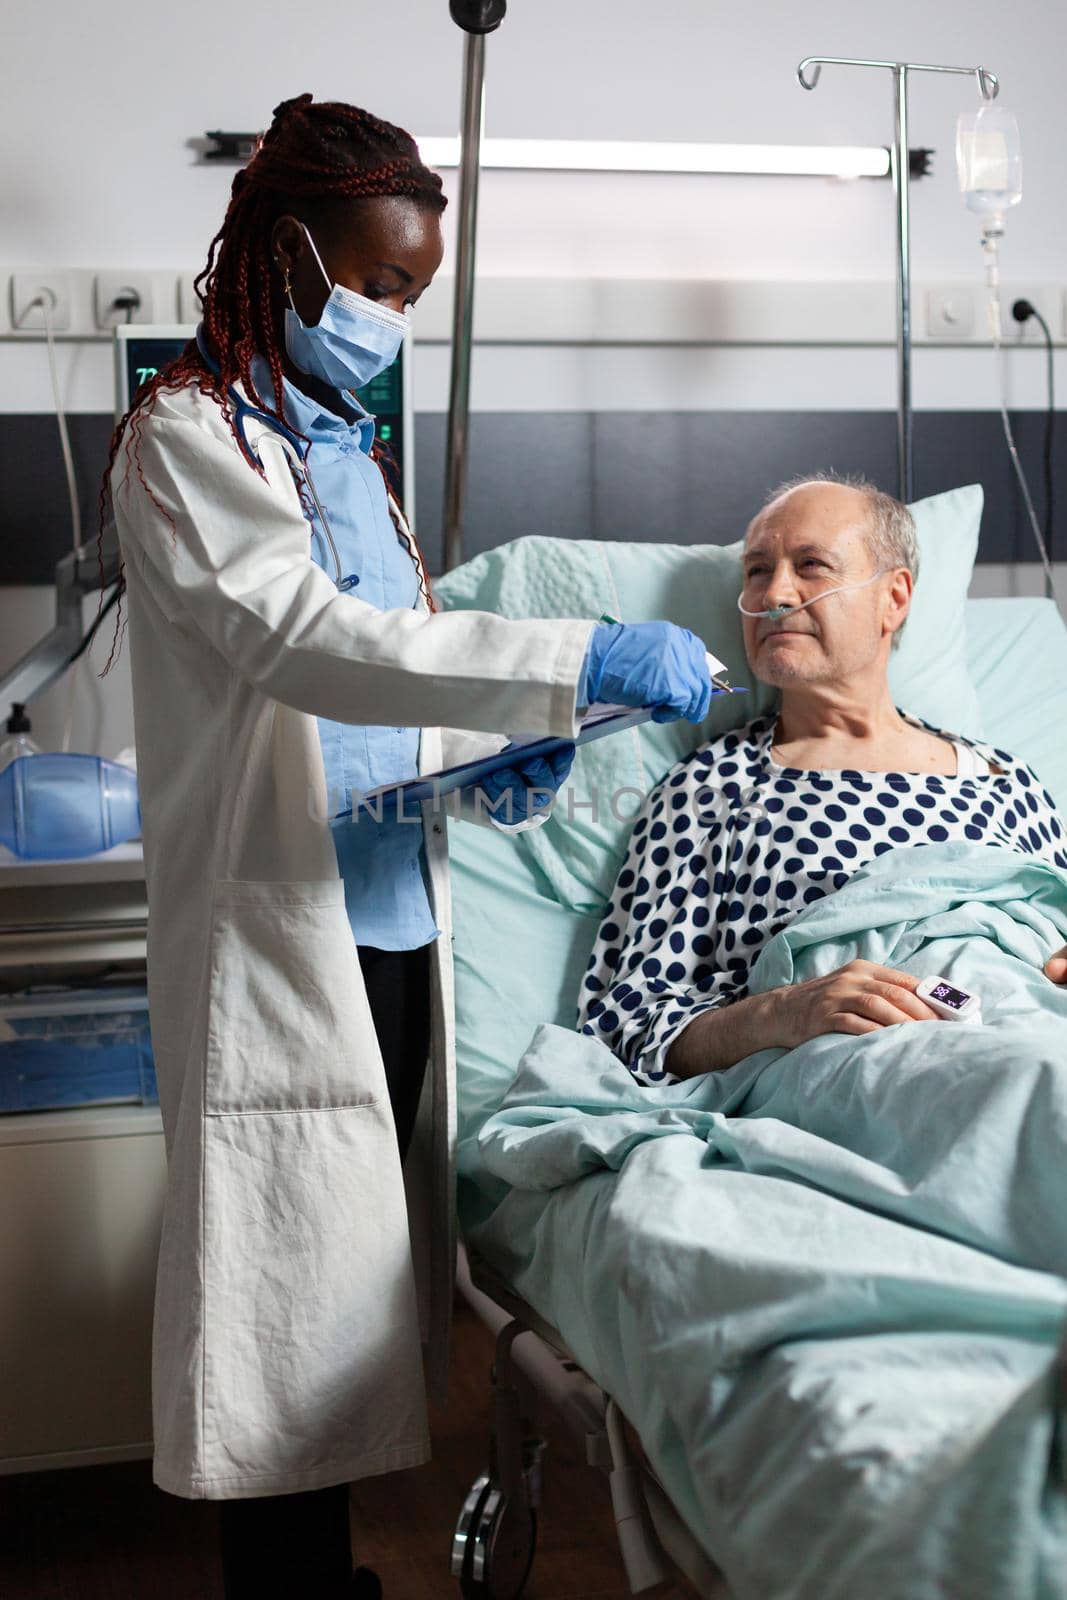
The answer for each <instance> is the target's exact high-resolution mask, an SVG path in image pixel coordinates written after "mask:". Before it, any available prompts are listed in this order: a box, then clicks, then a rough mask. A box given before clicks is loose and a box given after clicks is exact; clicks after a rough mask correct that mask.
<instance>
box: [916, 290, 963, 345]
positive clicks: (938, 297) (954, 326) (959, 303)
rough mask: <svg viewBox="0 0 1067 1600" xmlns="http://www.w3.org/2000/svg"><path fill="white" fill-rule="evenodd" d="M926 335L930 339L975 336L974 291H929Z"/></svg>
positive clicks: (927, 295)
mask: <svg viewBox="0 0 1067 1600" xmlns="http://www.w3.org/2000/svg"><path fill="white" fill-rule="evenodd" d="M926 334H927V337H928V338H930V339H970V338H971V337H972V336H973V334H974V290H973V289H962V288H960V289H953V288H947V289H928V290H927V291H926Z"/></svg>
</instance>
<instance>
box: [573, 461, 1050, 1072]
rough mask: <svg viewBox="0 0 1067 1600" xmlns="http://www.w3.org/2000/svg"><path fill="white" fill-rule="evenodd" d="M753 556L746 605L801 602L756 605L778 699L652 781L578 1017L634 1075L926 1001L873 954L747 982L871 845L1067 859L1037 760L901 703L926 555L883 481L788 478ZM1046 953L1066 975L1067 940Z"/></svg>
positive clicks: (748, 542)
mask: <svg viewBox="0 0 1067 1600" xmlns="http://www.w3.org/2000/svg"><path fill="white" fill-rule="evenodd" d="M743 560H744V587H743V589H742V593H741V604H742V607H743V608H744V611H745V612H746V613H765V612H772V613H774V612H776V611H778V610H779V608H789V609H785V610H784V611H782V612H781V614H780V615H769V616H768V615H747V614H746V615H745V616H744V637H745V650H746V653H747V655H748V659H749V663H750V665H751V667H752V670H753V672H754V673H755V675H756V676H757V677H758V678H759V679H761V680H762V681H763V682H764V683H769V684H773V685H775V686H776V687H777V688H778V689H780V691H781V708H780V710H779V711H778V713H777V715H775V714H773V713H772V714H770V715H768V716H765V717H760V718H757V719H756V721H754V722H750V723H749V724H748V725H747V727H744V728H742V729H741V730H740V731H739V732H735V733H729V734H727V735H726V736H725V737H723V738H720V739H716V740H714V741H713V742H711V743H709V744H705V745H703V746H701V747H700V748H699V749H697V750H695V751H694V752H693V754H692V755H691V756H689V757H688V758H687V759H686V760H685V761H683V762H681V763H680V764H679V765H678V766H677V767H675V768H674V770H673V771H672V772H671V773H669V774H668V776H667V777H666V778H665V779H664V781H663V783H662V784H660V786H659V788H658V789H656V790H655V792H654V793H653V794H652V795H651V796H650V798H649V800H648V802H647V803H646V805H645V807H644V808H643V810H642V812H641V814H640V816H639V817H638V818H637V821H636V822H635V824H634V829H633V833H632V836H631V839H630V847H629V852H628V855H627V859H626V863H625V866H624V868H623V870H622V872H621V873H620V874H619V878H618V882H617V883H616V885H615V890H614V894H613V896H612V900H611V905H610V906H609V908H608V912H607V915H606V917H605V919H604V922H603V924H602V926H601V929H600V933H599V936H598V938H597V942H596V945H595V947H594V950H593V955H592V957H591V959H590V962H589V968H588V971H587V973H586V977H585V981H584V986H583V992H582V998H581V1003H580V1012H579V1027H580V1028H581V1029H582V1031H583V1032H584V1033H587V1034H590V1035H592V1036H593V1037H595V1038H599V1039H601V1040H602V1041H603V1042H604V1043H605V1044H607V1045H608V1046H609V1047H610V1048H611V1049H612V1050H613V1051H614V1052H615V1054H616V1055H618V1056H619V1057H620V1058H621V1059H622V1060H623V1061H625V1062H626V1063H627V1065H628V1066H629V1068H630V1070H631V1072H632V1073H633V1074H634V1077H635V1078H636V1079H637V1080H638V1081H639V1082H642V1083H659V1082H662V1081H664V1080H665V1079H667V1078H671V1077H676V1078H678V1077H692V1076H694V1075H695V1074H697V1073H702V1072H713V1071H716V1070H719V1069H721V1068H724V1067H729V1066H732V1065H733V1064H734V1063H735V1062H737V1061H740V1060H742V1059H743V1058H744V1057H745V1056H747V1055H750V1054H751V1053H752V1052H753V1051H756V1050H762V1049H765V1048H767V1047H769V1046H775V1045H777V1046H785V1047H791V1046H795V1045H799V1044H803V1043H804V1042H805V1041H806V1040H808V1039H811V1038H814V1037H815V1036H816V1035H818V1034H824V1033H833V1032H839V1033H853V1034H859V1033H868V1032H871V1031H873V1030H875V1029H878V1028H882V1027H886V1026H888V1025H889V1024H891V1023H900V1022H908V1021H916V1022H924V1021H930V1020H933V1017H934V1013H933V1012H932V1011H931V1010H930V1008H929V1007H928V1006H926V1005H925V1004H924V1002H923V1001H922V1000H920V999H919V998H918V996H917V995H916V994H915V992H914V991H915V987H916V982H917V980H916V979H915V978H913V977H911V976H909V975H908V974H907V973H904V972H896V971H893V970H891V969H889V968H887V967H880V966H876V965H874V964H872V963H870V962H864V961H852V962H850V963H849V964H848V965H847V966H844V967H842V968H840V969H839V970H838V971H837V972H834V973H831V974H829V975H828V976H826V977H820V978H816V979H813V980H811V981H810V982H807V983H798V984H795V985H792V986H790V987H787V988H782V989H776V990H771V991H770V992H769V993H766V994H760V995H752V996H749V995H748V994H747V990H746V985H747V981H748V974H749V970H750V968H751V966H752V963H753V962H754V961H755V959H756V957H757V956H758V955H759V953H760V951H761V949H762V948H763V946H764V945H765V944H766V943H767V941H768V940H769V939H770V938H771V937H772V935H773V934H775V933H777V932H778V931H779V929H781V928H783V927H784V926H785V925H786V924H787V923H788V922H790V921H791V920H792V919H793V918H794V917H796V916H797V915H798V914H799V913H800V912H802V911H803V910H804V908H805V907H806V906H808V905H811V904H812V903H813V902H814V901H816V900H819V899H821V898H822V897H823V896H824V895H828V894H832V893H833V891H834V890H835V889H839V888H841V886H842V885H843V884H844V883H846V882H847V881H848V879H849V877H850V876H851V875H852V874H853V873H855V872H857V871H858V870H859V869H860V868H861V867H863V866H864V865H866V864H867V863H868V862H869V861H871V860H872V858H873V857H875V856H877V855H881V854H883V853H884V852H885V851H887V850H893V849H896V848H898V847H905V848H906V847H910V846H916V845H924V844H928V843H934V842H944V841H947V840H973V841H975V842H978V843H983V844H990V845H995V846H1000V847H1002V848H1007V849H1011V850H1018V851H1021V852H1023V853H1024V854H1027V855H1036V856H1041V857H1044V858H1045V859H1046V860H1048V861H1051V862H1054V863H1055V864H1056V865H1057V866H1059V867H1064V868H1067V831H1065V829H1064V825H1063V823H1062V822H1061V821H1060V818H1059V817H1058V816H1057V814H1056V809H1055V806H1054V804H1053V801H1052V799H1051V798H1050V796H1049V795H1048V794H1047V793H1046V792H1045V790H1044V789H1043V788H1042V786H1041V784H1040V782H1039V781H1038V779H1037V778H1036V776H1035V775H1034V773H1033V772H1032V771H1031V770H1030V768H1029V767H1027V766H1026V765H1025V764H1024V763H1022V762H1020V761H1018V760H1017V759H1016V758H1015V757H1014V756H1011V755H1009V754H1008V753H1006V752H1005V751H1003V750H996V749H993V748H991V747H990V746H988V745H984V744H979V743H976V742H975V741H973V740H969V739H964V738H961V737H959V736H957V735H955V734H952V733H947V732H944V731H942V730H941V729H938V728H932V727H930V726H929V725H928V724H926V723H924V722H922V721H920V720H919V719H918V718H917V717H913V716H909V715H908V713H907V712H906V711H901V710H899V709H898V708H897V707H896V706H895V705H894V704H893V701H892V698H891V696H890V692H889V687H888V682H887V677H886V668H887V664H888V661H889V653H890V650H891V648H892V647H893V645H894V644H895V643H896V641H897V636H898V634H899V631H900V629H901V627H902V626H903V625H904V620H905V618H906V616H907V613H908V607H909V604H910V600H911V594H912V588H913V585H914V583H915V580H916V577H917V575H918V552H917V548H916V540H915V527H914V524H913V522H912V519H911V515H910V513H909V512H908V510H907V508H906V507H905V506H903V505H901V504H900V503H899V502H898V501H896V500H893V499H891V498H890V497H889V496H888V495H885V494H882V493H880V492H879V491H878V490H877V489H875V488H873V487H872V486H871V485H869V484H858V485H857V484H851V483H842V482H837V481H827V480H823V479H813V480H808V481H804V482H801V483H798V484H793V485H788V486H786V488H785V489H783V490H779V491H778V492H777V493H776V494H775V495H774V496H772V498H771V499H770V500H769V501H768V503H767V504H766V505H765V506H764V508H763V510H762V511H761V512H760V513H759V515H758V516H757V517H756V518H755V520H754V521H753V523H752V524H751V526H750V527H749V529H748V532H747V534H746V537H745V546H744V557H743ZM868 580H869V581H868ZM839 586H840V588H841V592H840V593H836V594H829V593H827V591H829V590H832V589H837V588H838V587H839ZM823 594H825V595H826V598H825V599H821V600H820V599H816V603H815V604H814V605H809V606H807V607H805V608H803V609H801V607H802V606H803V602H805V601H810V600H812V599H814V598H815V597H817V596H820V595H823ZM1045 971H1046V973H1047V974H1048V976H1049V977H1050V978H1051V979H1052V980H1053V981H1054V982H1057V983H1062V982H1064V981H1067V949H1065V950H1064V951H1061V952H1060V954H1059V955H1057V956H1054V957H1053V958H1052V959H1051V960H1050V962H1049V963H1048V965H1047V967H1046V968H1045Z"/></svg>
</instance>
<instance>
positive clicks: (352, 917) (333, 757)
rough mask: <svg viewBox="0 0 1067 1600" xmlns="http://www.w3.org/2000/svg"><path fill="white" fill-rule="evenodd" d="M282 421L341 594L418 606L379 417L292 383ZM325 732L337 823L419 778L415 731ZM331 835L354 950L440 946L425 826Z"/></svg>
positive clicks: (264, 389) (380, 604)
mask: <svg viewBox="0 0 1067 1600" xmlns="http://www.w3.org/2000/svg"><path fill="white" fill-rule="evenodd" d="M253 377H254V379H255V382H256V387H257V389H258V390H259V392H260V394H261V395H263V396H264V397H266V396H268V395H272V394H273V392H274V389H273V384H272V383H271V378H270V370H269V368H268V366H267V363H266V362H265V361H263V359H262V358H261V357H257V358H256V362H255V365H254V367H253ZM348 398H351V397H348ZM285 417H286V421H287V422H288V423H289V424H290V426H291V427H293V428H295V429H297V430H298V432H300V433H302V434H303V435H304V437H305V438H307V439H310V441H311V449H310V451H309V453H308V458H307V464H308V468H309V470H310V472H311V475H312V478H313V481H314V484H315V492H316V494H317V495H318V497H319V500H320V501H321V503H322V507H323V510H324V511H325V513H326V516H327V519H328V520H329V524H330V531H331V533H332V534H333V540H334V544H335V545H336V546H337V554H338V557H339V559H340V563H341V579H342V581H341V584H340V588H341V589H342V592H350V593H351V594H353V595H355V596H358V598H359V599H360V600H364V601H366V602H367V603H368V604H370V605H372V606H377V608H378V609H379V610H380V611H395V610H400V609H401V608H405V607H410V606H414V605H415V603H416V601H417V599H418V592H419V581H418V575H417V573H416V571H415V566H414V563H413V562H412V559H411V556H410V555H409V554H408V551H407V549H406V548H405V546H404V545H403V544H402V542H401V540H400V538H399V536H398V534H397V531H396V527H395V525H394V523H393V519H392V517H391V516H390V515H389V507H388V504H387V499H386V489H385V483H384V480H383V478H382V475H381V472H380V470H379V468H378V466H377V464H376V463H375V462H374V461H372V460H371V457H370V454H369V452H370V448H371V445H372V444H373V443H374V418H373V417H371V416H370V415H369V414H368V413H367V412H363V413H362V414H361V415H359V416H357V418H356V420H355V421H354V422H349V421H346V419H345V418H343V417H340V416H337V415H336V414H335V413H334V412H332V411H327V410H326V408H325V407H324V406H321V405H319V403H318V401H316V400H312V399H311V398H310V397H309V396H308V395H306V394H303V393H302V392H301V391H300V390H299V389H297V388H295V387H294V385H293V384H291V383H290V382H289V381H288V379H286V380H285ZM311 526H312V541H311V553H312V557H313V559H314V560H315V562H316V563H317V564H318V565H319V566H320V567H322V568H323V570H324V571H325V572H326V573H328V574H329V576H330V577H331V578H334V579H336V577H337V573H336V569H335V566H334V560H333V552H332V551H331V549H330V545H329V541H328V540H327V538H326V535H325V533H324V531H323V529H322V526H321V524H320V522H319V518H318V514H317V513H315V512H313V514H312V518H311ZM318 724H319V741H320V743H321V745H322V759H323V763H324V765H325V768H326V788H327V795H328V803H329V808H330V814H331V816H336V815H337V813H338V812H339V811H346V810H348V808H349V807H350V806H351V805H352V795H353V792H356V794H357V795H358V794H360V793H365V792H366V791H367V790H368V789H374V788H377V787H378V785H379V784H383V783H397V782H399V781H400V780H401V779H404V778H412V777H414V776H415V774H416V773H417V771H418V759H419V729H418V728H396V727H386V726H374V727H366V728H363V727H353V726H351V725H350V724H348V723H344V722H330V721H328V720H327V719H326V718H325V717H319V719H318ZM332 832H333V841H334V848H335V850H336V852H337V864H338V867H339V868H340V871H341V876H342V878H343V879H344V885H345V906H346V908H347V911H348V920H349V923H350V924H351V927H352V933H353V935H354V937H355V940H356V943H357V944H358V945H373V946H375V947H376V948H378V949H379V950H417V949H418V948H419V947H420V946H421V945H425V944H429V943H430V941H431V940H432V939H435V938H437V936H438V933H439V931H440V930H439V929H438V927H437V925H436V923H435V922H434V919H433V913H432V911H431V909H430V898H429V893H428V889H427V870H426V853H425V848H424V840H423V825H422V820H421V817H420V818H415V819H411V818H408V819H407V820H397V818H396V817H395V815H394V816H393V817H392V818H390V817H389V816H387V815H384V814H383V816H382V819H381V821H377V820H375V818H373V817H372V816H368V815H367V814H366V813H365V812H364V813H362V814H361V815H359V817H358V820H356V819H355V818H353V819H352V820H350V821H345V822H336V823H334V824H333V825H332Z"/></svg>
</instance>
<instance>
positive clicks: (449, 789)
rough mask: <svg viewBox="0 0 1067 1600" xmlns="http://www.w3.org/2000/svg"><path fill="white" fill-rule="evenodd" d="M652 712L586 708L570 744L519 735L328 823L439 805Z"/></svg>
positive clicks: (374, 793)
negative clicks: (462, 791) (487, 752)
mask: <svg viewBox="0 0 1067 1600" xmlns="http://www.w3.org/2000/svg"><path fill="white" fill-rule="evenodd" d="M743 692H744V691H743V690H739V689H732V690H731V689H714V690H713V691H712V694H713V697H714V696H717V695H719V694H739V693H743ZM652 711H653V707H651V706H641V707H639V708H638V709H636V710H635V709H634V708H632V707H630V706H612V705H595V706H590V707H589V710H588V711H587V712H586V714H585V716H584V717H583V718H582V724H581V727H580V728H579V730H578V732H577V734H575V736H574V738H573V739H562V738H560V737H558V735H555V734H544V735H541V734H534V735H532V736H531V737H528V738H527V737H524V736H522V735H520V736H519V738H518V739H516V740H515V741H513V743H511V744H510V745H508V747H507V749H505V750H498V751H497V752H496V753H495V754H493V755H489V756H482V757H480V758H479V760H477V761H464V762H461V763H460V764H459V766H455V767H444V768H443V769H442V770H441V771H440V772H426V773H423V774H422V775H421V776H419V777H417V778H408V779H406V780H405V781H404V782H402V783H386V784H382V785H380V786H379V787H378V788H377V789H368V790H367V792H366V794H364V795H362V796H361V797H360V801H359V805H358V807H356V808H352V807H349V809H348V810H347V811H341V812H338V813H337V815H336V816H335V817H334V818H333V821H334V822H342V821H344V820H345V818H347V817H351V816H352V812H353V809H356V810H361V811H368V812H369V814H370V815H371V816H381V815H382V813H383V811H384V810H385V804H386V802H389V807H388V809H389V811H390V813H392V811H393V807H394V805H395V806H396V809H397V811H398V812H399V811H400V810H401V808H403V809H405V810H406V809H407V807H409V806H412V807H414V806H416V805H419V804H421V802H422V801H424V800H439V799H441V798H442V797H443V796H444V795H446V794H452V793H453V792H454V791H455V790H457V789H474V788H477V787H478V785H479V784H480V783H481V781H482V779H483V778H485V777H487V776H488V775H489V773H491V772H498V771H499V770H500V769H501V768H502V767H514V766H515V765H516V764H517V763H520V762H524V761H528V760H530V759H531V758H532V757H535V756H549V755H553V754H555V752H556V751H557V750H563V749H566V747H567V746H568V745H572V744H573V745H581V744H591V743H592V742H593V740H595V739H606V738H607V737H608V736H609V735H610V734H613V733H624V732H625V731H626V729H627V728H639V727H640V726H641V724H642V723H644V722H649V721H651V718H652Z"/></svg>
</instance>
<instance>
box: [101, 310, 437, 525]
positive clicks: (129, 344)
mask: <svg viewBox="0 0 1067 1600" xmlns="http://www.w3.org/2000/svg"><path fill="white" fill-rule="evenodd" d="M194 332H195V329H194V328H192V327H188V328H186V327H178V326H171V327H167V328H162V327H157V328H148V327H146V328H145V329H144V331H143V332H142V331H141V330H140V329H138V328H136V327H129V326H126V327H123V328H121V329H119V330H118V347H117V354H118V359H117V364H116V373H117V378H118V387H117V392H116V395H115V407H116V409H115V414H116V417H121V416H124V415H125V413H126V412H127V411H128V410H129V408H130V406H131V405H132V404H133V402H134V400H135V399H136V397H137V393H138V391H139V390H140V389H142V388H143V387H144V385H145V384H146V383H147V382H148V381H149V379H150V378H154V377H155V375H156V373H157V372H159V371H160V369H161V368H162V367H165V366H166V365H167V363H168V362H169V361H173V360H174V359H175V358H176V357H177V356H180V355H181V353H182V351H183V350H184V349H185V346H186V345H187V344H188V342H189V340H190V339H191V338H192V337H193V334H194ZM404 359H405V358H404V353H403V352H402V353H401V355H400V356H398V357H397V359H396V360H395V361H394V362H393V364H392V366H391V367H387V368H386V370H385V371H384V372H383V373H381V374H380V375H379V376H378V377H377V378H372V379H371V381H370V383H368V384H366V385H365V386H364V387H363V388H362V389H359V390H357V391H356V393H357V396H358V398H359V403H360V405H362V406H364V407H365V408H366V409H367V410H368V411H369V412H370V414H371V416H372V417H374V418H375V419H376V423H377V427H376V433H377V437H378V439H379V440H380V442H381V443H382V444H383V445H384V446H385V449H386V451H387V452H388V455H389V457H390V458H391V465H392V467H393V468H394V469H395V481H394V482H391V483H390V487H391V488H392V489H393V491H394V493H397V494H399V496H400V500H401V502H402V503H403V504H404V505H405V507H406V508H408V509H409V511H410V507H411V503H412V501H413V499H414V484H413V483H412V476H413V474H412V473H411V472H410V471H408V470H407V467H408V463H407V462H406V461H405V450H406V447H407V444H408V441H407V438H406V431H407V430H406V428H405V424H404V380H405V376H406V373H405V367H404ZM387 465H390V463H389V462H387Z"/></svg>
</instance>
